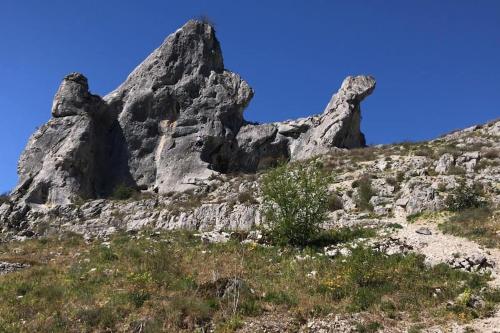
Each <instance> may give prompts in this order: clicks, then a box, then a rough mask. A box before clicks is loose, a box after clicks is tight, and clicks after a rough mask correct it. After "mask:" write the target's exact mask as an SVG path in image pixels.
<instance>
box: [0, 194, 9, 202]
mask: <svg viewBox="0 0 500 333" xmlns="http://www.w3.org/2000/svg"><path fill="white" fill-rule="evenodd" d="M7 202H10V197H9V193H2V194H0V205H2V204H4V203H7Z"/></svg>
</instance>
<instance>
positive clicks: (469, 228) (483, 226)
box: [439, 207, 500, 248]
mask: <svg viewBox="0 0 500 333" xmlns="http://www.w3.org/2000/svg"><path fill="white" fill-rule="evenodd" d="M439 229H441V231H443V233H447V234H452V235H455V236H461V237H466V238H469V239H472V240H474V241H477V242H478V243H480V244H482V245H484V246H487V247H493V248H494V247H496V248H499V247H500V234H499V233H498V231H499V230H500V213H499V212H498V211H494V210H492V209H490V208H488V207H480V208H472V209H466V210H462V211H460V212H457V213H455V214H454V215H453V216H451V217H450V218H449V219H448V220H446V221H445V222H444V223H442V224H440V225H439Z"/></svg>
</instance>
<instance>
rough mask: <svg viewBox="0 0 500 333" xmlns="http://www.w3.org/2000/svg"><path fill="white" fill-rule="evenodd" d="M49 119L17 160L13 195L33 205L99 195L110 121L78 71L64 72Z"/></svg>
mask: <svg viewBox="0 0 500 333" xmlns="http://www.w3.org/2000/svg"><path fill="white" fill-rule="evenodd" d="M52 114H53V116H54V117H53V118H52V119H51V120H50V121H49V122H48V123H47V124H45V125H44V126H42V127H41V128H40V129H39V130H38V131H37V132H36V133H35V134H34V135H33V136H32V137H31V138H30V140H29V142H28V145H27V146H26V149H25V150H24V152H23V154H22V155H21V158H20V160H19V164H18V173H19V184H18V186H17V187H16V189H15V191H14V193H13V198H14V199H15V201H26V202H28V203H33V204H45V203H49V202H55V203H68V202H70V201H71V200H73V199H75V197H76V196H80V197H83V198H92V197H95V196H97V195H100V194H102V192H103V190H104V183H105V179H106V174H107V173H106V170H105V167H104V166H105V165H106V160H107V158H106V156H107V154H106V152H105V142H104V140H103V139H104V136H105V127H108V126H109V125H108V123H110V122H112V121H111V120H110V119H109V117H108V115H107V114H106V106H105V104H104V102H103V101H102V100H101V98H100V97H98V96H94V95H91V94H90V93H89V91H88V85H87V80H86V79H85V77H83V76H82V75H81V74H76V73H73V74H70V75H68V76H67V77H66V78H65V79H64V81H63V82H62V84H61V87H60V88H59V91H58V92H57V94H56V97H55V99H54V104H53V108H52Z"/></svg>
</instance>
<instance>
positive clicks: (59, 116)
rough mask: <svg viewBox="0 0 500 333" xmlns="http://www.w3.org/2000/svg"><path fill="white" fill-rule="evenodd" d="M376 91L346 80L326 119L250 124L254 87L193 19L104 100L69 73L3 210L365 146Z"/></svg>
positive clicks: (173, 184)
mask: <svg viewBox="0 0 500 333" xmlns="http://www.w3.org/2000/svg"><path fill="white" fill-rule="evenodd" d="M374 87H375V80H374V79H373V78H371V77H367V76H357V77H348V78H346V79H345V80H344V82H343V84H342V86H341V88H340V90H339V91H338V92H337V94H335V95H334V96H333V97H332V99H331V101H330V102H329V103H328V105H327V107H326V109H325V111H324V112H323V113H322V114H321V115H318V116H312V117H309V118H304V119H299V120H295V121H285V122H280V123H271V124H262V125H258V124H251V123H249V122H247V121H245V120H244V118H243V111H244V109H245V107H246V106H247V105H248V103H249V102H250V100H251V98H252V96H253V90H252V89H251V88H250V86H249V85H248V84H247V83H246V82H245V81H244V80H242V79H241V78H240V77H239V76H238V75H237V74H235V73H232V72H229V71H227V70H225V69H224V62H223V58H222V52H221V48H220V45H219V42H218V40H217V38H216V36H215V31H214V28H213V27H212V26H211V25H209V24H207V23H204V22H200V21H194V20H192V21H189V22H188V23H187V24H185V25H184V26H183V27H182V28H181V29H179V30H177V31H176V32H175V33H173V34H172V35H170V36H169V37H168V38H167V39H166V40H165V42H164V43H163V44H162V45H161V46H160V47H159V48H158V49H156V50H155V51H154V52H153V53H152V54H151V55H150V56H149V57H147V59H146V60H145V61H144V62H143V63H142V64H140V65H139V66H138V67H137V68H136V69H135V70H134V71H133V72H132V73H131V74H130V75H129V76H128V78H127V79H126V81H125V82H124V83H123V84H122V85H120V86H119V87H118V88H117V89H116V90H115V91H113V92H111V93H110V94H108V95H107V96H105V97H103V98H101V97H99V96H96V95H93V94H91V93H90V92H89V86H88V82H87V79H86V78H85V77H84V76H83V75H81V74H78V73H72V74H70V75H68V76H66V77H65V78H64V80H63V82H62V84H61V86H60V88H59V90H58V92H57V94H56V96H55V99H54V103H53V107H52V119H50V120H49V122H48V123H47V124H45V125H44V126H42V127H41V128H40V129H39V130H38V131H37V132H36V133H35V134H34V135H33V136H32V137H31V138H30V140H29V142H28V144H27V147H26V149H25V151H24V152H23V154H22V156H21V158H20V161H19V166H18V172H19V183H18V186H17V187H16V188H15V190H14V191H13V193H12V196H11V197H12V201H13V202H14V205H11V206H9V208H8V209H7V208H5V207H4V208H3V210H4V211H3V213H2V214H3V215H4V216H9V220H10V221H11V222H12V221H16V220H20V219H22V216H23V214H26V211H27V210H28V209H29V208H27V206H29V207H34V206H36V205H49V204H51V205H64V204H68V203H71V202H74V201H76V200H79V199H80V198H81V199H95V198H105V197H107V196H109V195H110V194H111V193H112V191H113V190H114V189H115V188H116V187H117V186H119V185H126V186H131V187H135V188H137V189H140V190H149V191H154V192H157V193H168V192H171V191H184V190H188V189H191V188H194V187H196V186H198V185H199V184H200V182H201V183H203V182H204V181H206V180H207V179H208V178H209V177H210V176H211V175H216V174H219V173H226V172H230V171H244V172H253V171H256V170H258V169H261V168H265V167H267V166H269V165H272V164H274V163H276V161H277V160H280V159H284V160H298V159H306V158H310V157H312V156H314V155H318V154H323V153H325V152H327V151H331V150H332V148H334V147H341V148H352V147H361V146H364V144H365V139H364V136H363V134H362V133H361V131H360V127H359V125H360V118H361V116H360V103H361V101H362V100H363V99H364V98H365V97H366V96H368V95H369V94H370V93H371V92H372V91H373V89H374ZM6 210H8V212H6Z"/></svg>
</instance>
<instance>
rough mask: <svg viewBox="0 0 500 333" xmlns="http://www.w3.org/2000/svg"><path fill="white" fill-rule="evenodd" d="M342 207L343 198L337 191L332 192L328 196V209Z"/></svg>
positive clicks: (334, 209)
mask: <svg viewBox="0 0 500 333" xmlns="http://www.w3.org/2000/svg"><path fill="white" fill-rule="evenodd" d="M342 208H344V204H343V203H342V198H341V197H340V196H339V195H338V194H337V193H332V194H330V196H329V197H328V210H329V211H331V212H334V211H336V210H339V209H342Z"/></svg>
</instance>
